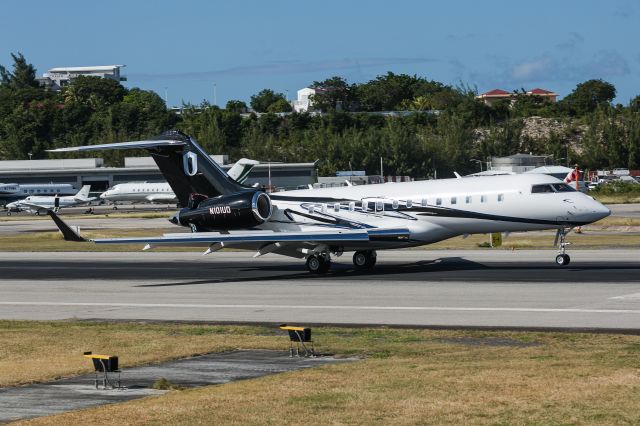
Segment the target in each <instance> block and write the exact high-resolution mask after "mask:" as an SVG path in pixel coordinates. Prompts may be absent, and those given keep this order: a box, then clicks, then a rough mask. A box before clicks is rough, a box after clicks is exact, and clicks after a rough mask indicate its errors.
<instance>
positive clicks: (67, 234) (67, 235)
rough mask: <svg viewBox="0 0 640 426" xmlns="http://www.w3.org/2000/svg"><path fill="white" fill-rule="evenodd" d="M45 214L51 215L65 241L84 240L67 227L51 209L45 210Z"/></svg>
mask: <svg viewBox="0 0 640 426" xmlns="http://www.w3.org/2000/svg"><path fill="white" fill-rule="evenodd" d="M47 214H48V215H49V216H51V219H53V221H54V222H55V224H56V226H57V227H58V229H59V230H60V232H62V236H63V237H64V240H65V241H76V242H85V241H87V240H86V239H84V238H82V237H81V236H80V235H78V234H77V233H76V231H74V230H73V229H71V228H70V227H69V225H67V224H66V223H65V222H64V221H63V220H62V219H60V217H59V216H58V215H57V214H55V213H54V212H53V210H47Z"/></svg>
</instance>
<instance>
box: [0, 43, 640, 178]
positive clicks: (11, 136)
mask: <svg viewBox="0 0 640 426" xmlns="http://www.w3.org/2000/svg"><path fill="white" fill-rule="evenodd" d="M13 60H14V65H13V68H12V71H8V70H7V69H6V68H4V67H0V159H27V158H28V154H29V153H31V154H32V155H33V158H48V157H50V156H51V155H50V154H48V153H46V152H45V150H46V149H50V148H55V147H61V146H70V145H71V146H73V145H85V144H95V143H109V142H116V141H124V140H135V139H140V138H145V137H149V136H153V135H156V134H158V133H160V132H162V131H164V130H168V129H171V128H178V129H180V130H183V131H184V132H186V133H188V134H190V135H192V136H194V137H195V138H196V139H197V140H198V141H199V142H200V143H201V145H203V147H204V148H205V149H206V150H207V151H209V152H211V153H225V154H228V155H229V156H230V157H231V158H234V159H237V158H239V157H241V156H244V157H249V158H255V159H257V160H261V161H268V160H270V161H288V162H295V161H303V162H307V161H315V160H316V159H319V160H320V170H319V172H320V173H321V174H330V173H333V172H335V171H336V170H348V169H349V165H350V164H351V167H352V168H353V169H358V170H366V171H367V172H369V173H378V172H379V167H380V166H379V165H380V157H383V159H384V169H385V174H399V175H411V176H413V177H415V178H424V177H429V176H433V175H434V174H435V173H436V172H437V175H438V177H446V176H452V172H453V171H454V170H455V171H458V172H460V173H468V172H475V171H478V170H479V167H478V164H477V161H476V162H474V161H472V159H474V160H477V159H481V160H482V161H486V160H487V159H488V158H489V157H491V156H494V155H511V154H514V153H517V152H532V153H534V154H544V155H552V156H553V158H555V161H556V162H563V163H565V162H569V161H570V162H572V163H573V162H576V161H577V162H579V163H580V164H581V166H582V167H583V168H591V169H593V168H613V167H629V168H635V169H638V168H640V149H639V148H640V146H639V145H640V112H639V108H638V104H639V102H640V101H638V97H636V98H635V99H633V100H632V101H631V102H630V105H629V106H628V107H623V106H621V105H616V106H613V105H611V101H612V99H613V98H614V96H615V88H614V87H613V86H612V85H611V84H609V83H607V82H603V81H601V80H589V81H587V82H584V83H581V84H579V85H578V86H577V87H576V89H575V90H574V91H573V92H572V93H571V94H570V95H569V96H567V97H566V98H565V99H563V100H561V101H560V102H558V103H549V102H546V101H544V100H543V99H542V98H540V97H537V96H530V95H527V94H525V93H517V94H516V95H515V96H516V100H515V101H514V102H511V103H510V102H508V101H507V102H502V103H498V104H496V105H494V106H493V107H489V106H487V105H485V104H484V103H482V102H480V101H478V100H477V99H475V95H476V93H475V91H474V90H472V89H470V88H469V87H456V88H454V87H451V86H447V85H444V84H442V83H439V82H435V81H430V80H427V79H425V78H422V77H418V76H415V75H414V76H409V75H404V74H400V75H397V74H394V73H391V72H389V73H387V74H386V75H381V76H378V77H377V78H376V79H374V80H371V81H369V82H367V83H363V84H349V83H348V82H347V81H346V80H344V79H343V78H341V77H331V78H329V79H327V80H324V81H317V82H314V83H313V84H312V87H315V88H317V89H319V90H318V92H317V93H316V95H315V96H313V102H314V108H315V109H316V111H324V114H322V115H317V114H307V113H303V114H297V113H289V114H280V113H282V112H288V111H290V110H291V106H290V105H289V103H288V102H287V101H286V99H285V97H284V95H282V94H281V93H276V92H274V91H272V90H270V89H264V90H262V91H261V92H259V93H258V94H256V95H254V96H252V97H251V102H250V105H251V107H252V109H253V110H254V111H257V112H264V114H261V115H260V116H259V117H258V116H257V115H256V114H249V115H248V116H247V115H242V116H241V114H244V113H246V112H247V105H246V103H245V102H243V101H239V100H233V101H229V102H228V103H227V105H226V108H224V109H221V108H219V107H217V106H212V105H209V104H206V103H205V104H202V105H199V106H195V105H185V106H184V108H183V110H182V113H181V114H179V115H178V114H175V113H174V112H172V111H168V110H167V109H166V106H165V104H164V102H163V100H162V99H161V98H160V97H159V96H158V95H157V94H156V93H154V92H151V91H145V90H141V89H138V88H133V89H126V88H124V87H123V86H121V85H120V84H119V83H118V82H116V81H113V80H108V79H99V78H95V77H79V78H76V79H74V80H73V81H72V83H71V84H70V85H68V86H67V87H65V88H64V89H63V90H62V91H61V92H52V91H47V90H45V89H44V88H41V87H39V86H38V84H37V81H36V80H35V69H34V68H33V66H32V65H30V64H29V63H28V62H27V61H26V60H25V58H24V57H23V56H22V55H20V54H17V55H13ZM399 110H400V111H410V113H409V114H400V115H397V116H385V115H380V114H375V113H373V112H376V111H399ZM532 116H538V117H543V118H544V119H547V120H552V121H553V122H554V123H556V125H555V127H554V128H553V129H552V131H550V132H547V133H545V134H543V135H542V136H540V135H538V136H536V137H534V136H531V134H530V133H527V132H526V131H525V128H526V122H527V120H528V119H529V117H532ZM100 155H101V156H102V157H104V158H105V159H106V160H107V161H109V162H110V163H111V164H116V163H117V161H118V159H119V158H121V157H122V156H125V155H140V153H139V152H118V151H115V152H108V151H105V152H104V153H100Z"/></svg>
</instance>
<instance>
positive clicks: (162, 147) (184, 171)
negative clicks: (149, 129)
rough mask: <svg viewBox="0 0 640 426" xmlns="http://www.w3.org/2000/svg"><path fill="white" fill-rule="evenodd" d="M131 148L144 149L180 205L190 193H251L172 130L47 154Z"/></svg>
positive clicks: (63, 149)
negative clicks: (154, 135) (150, 135)
mask: <svg viewBox="0 0 640 426" xmlns="http://www.w3.org/2000/svg"><path fill="white" fill-rule="evenodd" d="M134 148H144V149H146V150H147V151H148V152H149V153H150V154H151V157H152V158H153V159H154V160H155V162H156V164H157V165H158V168H160V172H162V174H163V175H164V177H165V179H166V180H167V182H168V183H169V185H170V186H171V189H173V192H174V193H175V194H176V197H177V198H178V201H179V202H180V204H181V205H183V206H186V205H188V204H189V197H190V195H191V194H194V193H195V194H202V195H205V196H207V197H213V196H216V195H228V194H234V193H238V192H242V191H247V190H252V189H251V188H248V187H246V186H244V185H241V184H239V183H238V182H236V181H235V180H234V179H232V178H231V177H230V176H229V175H228V174H227V173H226V172H225V171H224V170H223V169H222V168H221V167H220V166H219V165H218V164H217V163H216V162H215V161H213V160H212V159H211V157H210V156H209V155H208V154H207V153H206V152H205V151H204V150H203V149H202V148H201V147H200V145H198V143H197V142H196V141H195V140H194V139H193V138H191V137H189V136H187V135H185V134H184V133H182V132H179V131H176V130H171V131H168V132H164V133H162V134H161V135H159V136H156V137H153V138H150V139H148V140H144V141H134V142H121V143H112V144H102V145H89V146H78V147H68V148H58V149H53V150H50V152H74V151H99V150H105V149H134Z"/></svg>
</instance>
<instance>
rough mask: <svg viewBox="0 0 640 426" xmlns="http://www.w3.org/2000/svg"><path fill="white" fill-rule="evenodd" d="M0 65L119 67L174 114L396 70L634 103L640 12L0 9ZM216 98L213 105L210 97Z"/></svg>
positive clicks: (325, 5)
mask: <svg viewBox="0 0 640 426" xmlns="http://www.w3.org/2000/svg"><path fill="white" fill-rule="evenodd" d="M0 16H1V17H2V18H3V19H2V25H1V26H0V64H2V65H4V66H6V67H9V66H11V65H12V59H11V56H10V53H11V52H21V53H22V54H24V56H25V57H26V59H27V60H28V61H29V62H30V63H32V64H33V65H34V66H35V67H36V68H37V70H38V75H41V74H42V73H43V72H46V70H47V69H49V68H53V67H61V66H85V65H112V64H125V65H126V67H125V68H124V70H123V71H124V75H125V76H127V78H128V81H127V82H126V83H124V84H125V86H127V87H129V88H131V87H139V88H141V89H145V90H153V91H155V92H156V93H158V94H159V95H160V96H162V97H163V98H165V96H166V98H167V99H168V102H169V105H170V106H176V105H180V104H181V103H182V102H185V103H187V102H188V103H194V104H199V103H200V102H202V101H203V100H206V101H208V102H210V103H214V101H215V103H217V104H218V105H220V106H224V105H225V104H226V102H227V101H228V100H230V99H239V100H244V101H246V102H247V103H248V101H249V100H250V97H251V95H253V94H256V93H258V92H259V91H260V90H262V89H264V88H269V89H272V90H275V91H276V92H281V93H283V94H285V95H287V96H288V98H289V99H294V98H295V97H296V91H297V90H299V89H301V88H303V87H305V86H308V85H310V84H311V83H313V82H314V81H320V80H324V79H326V78H329V77H332V76H334V75H338V76H342V77H343V78H345V79H347V81H348V82H349V83H362V82H366V81H369V80H371V79H374V78H375V77H376V76H378V75H381V74H386V72H387V71H392V72H394V73H406V74H411V75H413V74H416V75H418V76H422V77H425V78H428V79H430V80H436V81H440V82H443V83H446V84H450V85H454V86H458V85H461V84H463V85H466V86H469V87H471V88H476V89H477V90H478V92H479V93H482V92H485V91H488V90H491V89H495V88H501V89H504V90H508V91H511V90H515V89H521V88H524V89H532V88H535V87H541V88H544V89H548V90H552V91H555V92H556V93H558V94H559V95H560V96H561V97H564V96H566V95H567V94H569V93H570V92H571V91H572V90H573V89H574V88H575V86H576V84H578V83H580V82H583V81H585V80H588V79H592V78H600V79H603V80H605V81H608V82H610V83H612V84H614V85H615V87H616V89H617V93H618V96H617V98H616V102H618V103H622V104H624V105H627V104H628V102H629V100H630V99H631V98H633V97H635V96H636V95H638V94H640V84H638V83H639V80H640V79H639V77H640V44H638V42H637V41H638V40H640V3H639V2H637V1H628V0H609V1H591V0H582V1H576V0H564V1H558V0H554V1H547V0H538V1H535V2H523V1H513V0H511V1H492V0H485V1H456V0H449V1H437V2H436V1H426V0H424V1H409V0H395V1H389V0H384V1H379V0H368V1H355V0H352V1H349V0H342V1H334V0H323V1H318V2H309V1H301V0H297V1H288V0H282V1H280V0H271V1H264V0H263V1H257V0H243V1H195V0H182V1H175V0H173V1H165V0H154V1H141V0H128V1H121V0H110V1H106V2H90V1H86V0H65V1H64V2H62V3H55V2H51V1H46V2H45V1H41V0H32V1H28V2H27V1H24V0H18V1H16V0H3V1H2V7H1V8H0ZM214 96H215V97H214Z"/></svg>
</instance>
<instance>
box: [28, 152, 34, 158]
mask: <svg viewBox="0 0 640 426" xmlns="http://www.w3.org/2000/svg"><path fill="white" fill-rule="evenodd" d="M27 155H28V156H29V160H31V157H33V152H28V153H27Z"/></svg>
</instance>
